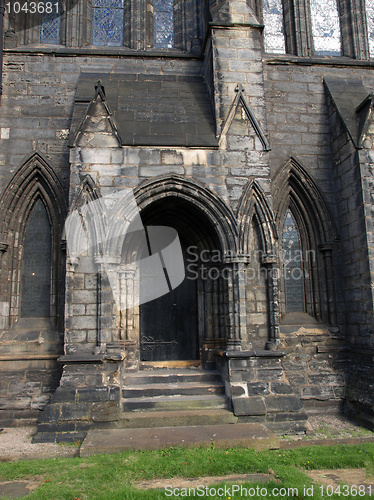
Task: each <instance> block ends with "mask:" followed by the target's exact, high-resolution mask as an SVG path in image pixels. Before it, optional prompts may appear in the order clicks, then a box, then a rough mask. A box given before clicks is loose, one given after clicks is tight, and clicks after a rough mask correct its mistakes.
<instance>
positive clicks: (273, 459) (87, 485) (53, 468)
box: [0, 443, 374, 500]
mask: <svg viewBox="0 0 374 500" xmlns="http://www.w3.org/2000/svg"><path fill="white" fill-rule="evenodd" d="M336 468H353V469H355V468H365V469H366V471H367V474H368V475H373V474H374V444H371V443H365V444H362V445H346V446H345V445H338V446H312V447H303V448H297V449H292V450H271V451H265V452H256V451H254V450H251V449H245V448H236V449H226V450H222V449H215V448H214V446H212V447H210V448H203V447H202V448H170V449H167V450H161V451H138V452H128V453H121V454H113V455H96V456H93V457H90V458H56V459H47V460H29V461H18V462H11V463H5V462H1V463H0V480H1V481H12V480H22V479H33V480H35V481H40V482H41V483H42V484H41V486H40V487H38V488H37V489H36V490H35V491H34V492H33V493H32V494H30V495H29V496H28V497H27V498H29V499H46V500H47V499H48V500H51V499H52V500H59V499H66V500H74V499H77V498H79V499H80V500H86V499H89V500H107V499H108V500H117V499H118V500H119V499H121V500H122V499H138V498H145V499H156V498H157V499H158V498H164V499H165V498H168V497H166V496H165V492H164V491H150V490H147V491H146V490H141V491H139V490H137V489H136V488H135V486H134V483H136V482H138V481H142V480H149V479H155V478H173V477H201V476H221V475H227V474H231V473H238V474H250V473H256V472H262V473H268V472H269V469H272V470H273V471H274V473H275V477H276V479H277V481H278V482H277V483H268V484H266V485H264V484H259V486H261V487H262V488H263V487H265V486H266V487H267V488H268V490H270V489H271V488H272V487H275V486H276V487H277V488H280V487H284V488H298V489H299V498H303V495H302V492H303V488H304V486H311V485H312V480H311V479H310V478H309V477H308V476H307V475H306V474H305V472H304V471H305V470H306V469H336ZM244 486H246V487H249V486H250V485H249V484H244ZM251 486H252V487H253V486H254V485H253V484H252V485H251ZM314 493H315V494H314V495H313V498H316V499H319V498H326V495H325V496H324V497H320V496H319V494H318V490H316V489H315V492H314ZM373 494H374V492H373ZM235 496H236V498H239V496H237V495H235ZM235 496H234V497H233V500H234V498H235ZM169 498H170V497H169ZM192 498H193V497H192ZM199 498H206V497H204V496H200V497H199ZM210 498H214V497H210ZM216 498H225V497H216ZM253 498H269V497H262V496H256V497H253ZM278 498H283V499H286V498H297V497H295V496H292V495H291V496H282V497H278ZM305 498H307V497H305ZM309 498H311V497H309ZM328 498H351V497H349V496H348V497H347V496H344V497H342V496H339V495H335V496H329V497H328ZM352 498H353V497H352ZM356 498H366V497H363V496H357V497H356ZM367 498H369V497H367Z"/></svg>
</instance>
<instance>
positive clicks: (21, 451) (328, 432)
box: [0, 415, 374, 498]
mask: <svg viewBox="0 0 374 500" xmlns="http://www.w3.org/2000/svg"><path fill="white" fill-rule="evenodd" d="M309 422H310V424H311V427H312V429H313V434H311V435H309V436H292V437H290V436H287V437H286V438H285V439H280V440H279V442H280V446H281V447H282V448H284V447H292V446H303V445H308V444H313V443H315V442H316V441H320V442H322V443H327V442H330V441H338V442H339V441H340V442H342V441H343V440H344V441H347V440H348V441H358V442H360V441H361V440H372V439H374V433H372V432H370V431H368V430H367V429H364V428H362V427H360V426H358V425H356V424H354V423H353V422H350V421H349V420H347V419H345V418H343V417H335V416H330V415H325V416H319V417H310V418H309ZM242 425H243V424H242ZM244 425H245V424H244ZM232 427H233V428H234V427H237V426H232ZM131 431H132V432H133V431H134V430H133V429H131ZM35 432H36V428H35V427H24V428H6V429H4V430H3V431H2V432H0V460H1V461H11V460H12V461H13V460H22V459H33V458H47V457H63V456H64V457H69V456H70V457H73V456H77V455H78V454H79V447H78V446H71V445H61V444H54V443H43V444H32V443H31V439H32V435H33V434H34V433H35ZM140 432H144V429H143V430H142V429H141V430H140ZM177 435H178V432H177V433H176V434H174V437H175V436H177ZM265 436H266V434H263V438H265ZM169 438H170V436H169ZM205 438H207V439H208V440H209V439H211V438H215V439H216V438H217V436H210V435H209V433H208V434H207V435H206V436H205ZM181 439H183V438H181ZM120 446H121V444H120ZM86 449H87V450H88V449H89V441H87V443H86ZM83 450H84V447H83ZM91 451H92V448H91ZM91 451H90V452H91ZM90 452H89V453H88V454H90ZM305 472H306V473H307V474H309V475H310V477H312V478H313V479H314V480H315V481H317V482H318V483H320V484H321V485H324V486H325V487H327V486H329V485H330V486H334V485H336V486H337V485H338V484H339V483H340V484H347V485H357V484H363V485H365V486H366V488H367V490H368V492H369V488H371V493H372V492H373V491H374V478H366V475H365V470H364V469H354V470H349V469H339V470H316V471H305ZM271 479H273V477H272V474H271V471H269V474H259V475H257V474H249V475H248V474H239V475H236V474H233V475H230V476H222V477H209V478H207V477H202V478H194V479H185V480H184V481H185V487H193V486H196V485H208V484H213V483H219V482H222V481H225V482H229V483H230V482H231V483H234V484H240V483H242V482H245V481H263V482H265V483H266V482H268V481H270V480H271ZM175 481H176V482H175V484H174V480H173V479H170V478H169V479H167V480H161V479H155V480H153V481H144V482H140V483H138V484H137V485H136V486H137V488H139V489H154V488H157V489H163V488H165V486H166V485H171V486H173V485H175V486H177V487H179V488H181V487H184V483H183V485H182V483H181V479H180V478H178V479H177V480H175ZM39 485H40V483H37V482H35V481H14V482H6V483H0V497H2V496H7V498H22V497H24V496H26V495H27V494H28V493H30V492H31V491H32V490H34V489H35V488H37V487H38V486H39Z"/></svg>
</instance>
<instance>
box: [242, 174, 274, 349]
mask: <svg viewBox="0 0 374 500" xmlns="http://www.w3.org/2000/svg"><path fill="white" fill-rule="evenodd" d="M238 221H239V245H240V251H241V253H242V254H243V256H247V262H248V264H247V268H246V274H245V276H246V286H245V297H246V301H245V302H246V318H247V321H248V326H247V330H248V331H251V332H252V335H251V339H248V341H251V342H252V344H253V345H254V347H255V348H257V347H259V348H262V349H263V348H264V347H265V346H264V342H265V343H266V346H267V347H268V348H273V347H275V346H276V344H277V342H278V338H279V311H278V286H277V273H276V268H275V267H276V257H275V255H276V242H277V239H278V233H277V228H276V225H275V222H274V216H273V212H272V210H271V208H270V206H269V203H268V201H267V199H266V196H265V193H264V192H263V190H262V189H261V187H260V185H259V184H258V183H257V182H256V181H255V180H253V179H250V180H249V181H248V183H247V185H246V187H245V189H244V191H243V194H242V197H241V199H240V202H239V207H238ZM264 330H265V331H266V332H267V336H266V338H263V334H262V331H264Z"/></svg>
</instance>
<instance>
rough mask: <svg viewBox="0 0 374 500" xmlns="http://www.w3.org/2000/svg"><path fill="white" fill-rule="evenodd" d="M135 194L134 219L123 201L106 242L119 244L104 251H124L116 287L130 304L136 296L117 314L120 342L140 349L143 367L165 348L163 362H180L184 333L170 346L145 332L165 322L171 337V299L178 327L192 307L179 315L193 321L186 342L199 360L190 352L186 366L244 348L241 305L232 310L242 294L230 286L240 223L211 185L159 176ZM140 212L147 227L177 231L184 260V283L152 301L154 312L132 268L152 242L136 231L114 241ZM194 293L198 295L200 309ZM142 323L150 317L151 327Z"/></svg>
mask: <svg viewBox="0 0 374 500" xmlns="http://www.w3.org/2000/svg"><path fill="white" fill-rule="evenodd" d="M133 195H134V197H135V200H136V207H134V209H133V211H132V213H129V211H128V209H127V207H126V204H124V203H123V201H121V202H120V203H118V206H117V210H114V216H113V217H112V219H111V220H113V221H117V223H114V224H113V226H112V227H111V228H110V234H111V236H109V237H108V241H109V242H114V244H115V247H114V248H113V251H111V252H109V251H107V254H108V255H109V254H110V255H114V254H115V251H118V249H119V248H121V265H120V266H119V268H120V271H119V272H120V273H122V274H121V277H120V278H119V281H120V285H119V288H120V289H121V290H125V293H126V294H127V297H128V296H129V295H130V296H133V297H138V299H137V304H135V305H134V307H129V304H128V300H127V304H126V308H124V309H123V310H122V311H121V313H120V318H119V325H120V327H119V330H120V338H121V339H123V340H125V341H129V342H130V341H133V342H139V343H140V350H141V353H142V355H141V358H142V359H143V360H146V354H147V352H146V351H147V349H148V350H151V349H153V348H154V346H156V345H158V346H164V347H165V346H166V345H168V346H171V348H173V344H174V346H175V349H174V351H173V350H171V351H170V352H169V353H167V352H166V351H165V350H164V352H163V353H162V355H163V356H164V358H162V359H183V358H182V357H181V356H183V355H184V353H185V351H183V349H182V350H178V349H179V348H178V345H177V344H178V343H182V341H183V338H186V337H185V336H186V335H187V331H185V332H184V329H183V328H182V329H180V330H181V332H180V331H179V330H178V328H176V329H175V335H176V336H175V337H170V338H166V340H165V338H164V337H160V338H157V339H155V334H156V333H157V332H151V333H150V330H149V329H148V330H147V328H148V326H149V324H157V322H160V328H159V330H160V331H161V330H162V331H164V332H166V331H168V332H169V330H172V329H173V325H172V327H171V329H170V328H169V327H168V326H166V325H164V323H165V317H166V315H167V314H168V313H167V312H165V311H168V307H169V306H168V303H169V302H170V300H171V302H173V304H171V306H174V305H175V306H176V310H175V311H174V312H175V318H176V322H177V323H178V317H179V316H178V315H179V312H180V308H181V307H182V308H183V307H185V306H186V303H188V304H190V306H188V307H190V312H188V311H186V310H183V309H182V312H183V314H184V317H187V316H188V317H189V319H190V320H191V325H190V330H191V337H189V338H190V339H191V345H193V344H194V343H195V344H194V345H195V347H193V349H195V351H196V353H195V354H196V356H197V358H194V354H193V352H189V353H187V354H186V356H187V357H186V358H185V359H198V358H199V357H200V355H201V356H202V359H203V362H204V363H208V364H209V362H210V361H212V360H213V358H212V356H213V354H212V350H213V349H214V348H217V347H226V346H227V345H228V344H230V343H232V344H234V343H235V341H239V342H240V324H239V319H240V318H239V309H238V306H237V305H236V306H234V303H235V300H237V297H239V294H238V293H237V291H235V290H236V286H237V284H236V283H235V282H233V273H232V259H231V257H232V256H234V255H235V256H236V255H237V252H238V229H237V222H236V219H235V216H234V214H233V212H232V211H231V210H230V208H229V207H227V205H226V204H225V203H224V201H223V200H222V199H221V198H220V197H219V196H217V195H216V194H215V193H213V192H212V191H211V190H210V189H208V188H207V187H206V186H204V185H203V184H201V183H198V182H196V181H194V180H192V179H189V178H186V177H182V176H178V175H169V176H161V177H158V178H154V179H152V180H149V181H146V182H144V183H143V184H141V185H140V186H139V187H137V188H135V190H134V191H133ZM138 211H140V216H141V219H142V223H143V225H144V227H145V228H149V227H150V226H163V227H169V228H170V227H171V228H173V229H174V230H176V232H177V233H178V235H179V240H180V242H181V246H182V249H183V253H184V264H185V270H186V276H187V278H185V280H184V281H183V283H181V284H180V285H178V287H176V288H175V289H173V290H172V289H170V287H169V292H167V293H165V294H164V295H163V297H160V298H159V299H155V301H154V304H153V305H152V303H151V302H149V303H148V305H147V303H145V302H143V300H142V296H141V294H142V290H141V276H140V275H138V274H137V273H139V272H141V271H139V269H134V271H133V275H132V276H131V270H130V266H129V263H130V262H134V261H137V262H139V261H141V260H142V259H143V258H145V257H148V256H149V255H150V253H148V248H147V243H145V242H144V243H143V245H142V244H141V241H142V235H141V233H138V236H136V235H135V232H133V231H129V232H128V234H127V236H124V239H123V240H122V242H121V243H122V244H121V245H119V241H118V239H117V240H116V235H118V234H119V233H120V228H121V225H123V224H124V223H125V224H126V222H127V221H132V220H136V216H137V215H138ZM137 238H138V239H137ZM144 241H145V240H144ZM139 242H140V243H139ZM121 266H122V271H121ZM125 266H126V269H125ZM223 269H227V276H225V278H224V277H223V275H222V270H223ZM188 279H190V281H193V283H190V285H191V286H188V287H187V288H188V289H187V290H186V289H185V288H184V287H185V286H186V285H187V284H188V283H187V281H188ZM139 283H140V284H139ZM192 285H193V286H192ZM160 286H161V283H160ZM136 287H138V289H136ZM129 290H131V292H130V294H129ZM183 290H184V291H183ZM174 292H175V293H174ZM191 294H192V295H193V294H195V299H196V300H195V305H194V301H193V297H192V295H191ZM167 295H169V298H168V297H167ZM184 297H185V298H186V300H185V299H184ZM169 299H170V300H169ZM174 299H175V301H174ZM125 300H126V299H125ZM157 301H158V302H157ZM168 301H169V302H168ZM138 304H140V305H138ZM188 307H187V309H188ZM157 312H160V313H162V314H161V316H160V315H158V316H157ZM139 314H140V315H141V317H140V318H139ZM173 314H174V313H173ZM156 316H157V317H156ZM190 316H191V317H190ZM192 316H194V318H192ZM144 318H147V321H145V319H144ZM186 321H187V320H186ZM161 323H162V324H161ZM179 324H181V322H180V323H179ZM187 330H188V329H187ZM192 330H193V331H195V333H193V332H192ZM183 332H184V333H183ZM178 335H179V337H178ZM192 336H194V338H192ZM239 342H238V343H239ZM187 344H188V343H187ZM165 349H166V347H165ZM193 349H192V350H193ZM199 351H200V353H199ZM148 353H149V351H148ZM156 356H157V355H156ZM156 359H157V358H156ZM154 360H155V358H154Z"/></svg>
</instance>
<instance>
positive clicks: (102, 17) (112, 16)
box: [92, 0, 124, 47]
mask: <svg viewBox="0 0 374 500" xmlns="http://www.w3.org/2000/svg"><path fill="white" fill-rule="evenodd" d="M92 6H93V19H92V43H93V44H94V45H108V46H113V47H119V46H121V45H123V31H124V0H93V4H92Z"/></svg>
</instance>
